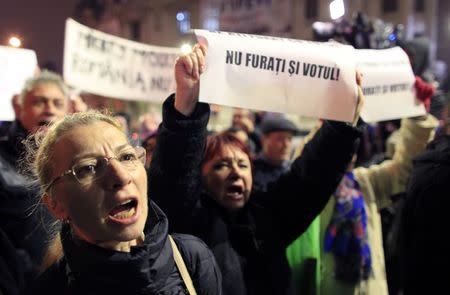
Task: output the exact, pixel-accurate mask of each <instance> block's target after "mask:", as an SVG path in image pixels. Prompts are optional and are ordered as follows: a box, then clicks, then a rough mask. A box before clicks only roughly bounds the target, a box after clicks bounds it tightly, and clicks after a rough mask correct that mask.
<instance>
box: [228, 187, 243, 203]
mask: <svg viewBox="0 0 450 295" xmlns="http://www.w3.org/2000/svg"><path fill="white" fill-rule="evenodd" d="M226 195H227V197H228V198H230V199H232V200H241V199H243V198H244V188H243V187H242V186H240V185H231V186H229V187H228V188H227V194H226Z"/></svg>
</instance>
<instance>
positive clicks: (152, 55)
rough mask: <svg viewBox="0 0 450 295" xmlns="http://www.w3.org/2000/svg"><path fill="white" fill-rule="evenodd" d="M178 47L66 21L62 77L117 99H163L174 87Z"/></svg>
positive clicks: (75, 85) (99, 93)
mask: <svg viewBox="0 0 450 295" xmlns="http://www.w3.org/2000/svg"><path fill="white" fill-rule="evenodd" d="M180 54H181V51H180V49H178V48H171V47H160V46H150V45H146V44H142V43H138V42H134V41H130V40H126V39H123V38H119V37H116V36H112V35H109V34H105V33H102V32H100V31H96V30H94V29H91V28H89V27H86V26H83V25H81V24H79V23H77V22H75V21H74V20H71V19H68V20H67V21H66V33H65V44H64V79H65V81H66V82H67V83H68V84H69V85H71V86H73V87H76V88H79V89H81V90H84V91H87V92H91V93H94V94H98V95H103V96H107V97H112V98H118V99H128V100H152V101H159V102H161V101H163V100H164V99H165V98H166V97H167V96H168V95H169V94H170V93H172V92H174V91H175V79H174V74H173V68H174V64H175V59H176V58H177V57H178V56H179V55H180Z"/></svg>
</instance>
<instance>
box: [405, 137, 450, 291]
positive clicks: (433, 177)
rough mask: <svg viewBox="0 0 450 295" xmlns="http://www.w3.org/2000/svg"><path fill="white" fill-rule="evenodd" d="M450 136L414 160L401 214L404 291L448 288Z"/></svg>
mask: <svg viewBox="0 0 450 295" xmlns="http://www.w3.org/2000/svg"><path fill="white" fill-rule="evenodd" d="M449 209H450V136H449V135H446V136H442V137H439V138H437V139H435V140H433V141H432V142H431V143H429V144H428V146H427V149H426V151H424V152H423V153H422V154H420V155H418V156H417V157H416V158H415V160H414V168H413V171H412V174H411V178H410V181H409V185H408V189H407V196H406V202H405V205H404V208H403V213H402V222H403V223H402V228H401V232H400V233H401V237H402V239H401V242H402V246H403V248H402V249H401V251H400V255H401V261H402V266H403V271H402V274H403V275H404V282H403V286H404V294H405V295H409V294H441V290H447V289H448V277H449V274H450V272H449V269H450V251H449V249H450V247H449V243H448V242H447V240H448V237H446V236H447V233H448V225H449V220H448V216H447V214H449Z"/></svg>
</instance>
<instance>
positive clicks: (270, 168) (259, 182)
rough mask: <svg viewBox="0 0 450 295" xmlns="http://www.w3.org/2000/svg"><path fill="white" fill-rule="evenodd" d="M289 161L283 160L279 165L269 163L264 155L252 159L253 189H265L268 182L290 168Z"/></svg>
mask: <svg viewBox="0 0 450 295" xmlns="http://www.w3.org/2000/svg"><path fill="white" fill-rule="evenodd" d="M290 164H291V163H290V162H289V161H285V163H282V164H281V165H273V164H272V163H269V161H267V160H266V159H265V158H264V156H262V155H261V156H259V157H258V158H256V159H255V160H254V161H253V188H252V190H253V191H267V186H268V185H269V183H271V182H274V181H276V180H277V179H278V178H280V176H281V174H283V173H286V172H287V171H288V170H289V168H290Z"/></svg>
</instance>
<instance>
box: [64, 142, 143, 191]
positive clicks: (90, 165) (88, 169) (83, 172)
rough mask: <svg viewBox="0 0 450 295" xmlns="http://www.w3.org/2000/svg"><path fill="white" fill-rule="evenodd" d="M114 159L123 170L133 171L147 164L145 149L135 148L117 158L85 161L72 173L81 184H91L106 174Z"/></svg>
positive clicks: (75, 166)
mask: <svg viewBox="0 0 450 295" xmlns="http://www.w3.org/2000/svg"><path fill="white" fill-rule="evenodd" d="M112 159H115V160H117V161H118V162H119V163H120V164H121V166H122V167H123V168H125V169H127V170H129V171H133V170H135V169H136V168H137V167H138V165H140V164H145V149H144V148H142V147H135V148H132V149H127V150H124V151H122V152H120V153H119V154H118V155H117V156H115V157H104V158H92V159H85V160H83V161H82V162H80V163H77V164H75V165H74V166H73V168H72V173H73V175H74V176H75V178H76V179H77V180H78V181H79V182H80V183H81V184H86V183H90V182H92V181H94V180H95V179H96V178H98V177H101V176H103V175H104V174H105V172H106V170H107V166H108V164H109V162H110V161H111V160H112Z"/></svg>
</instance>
